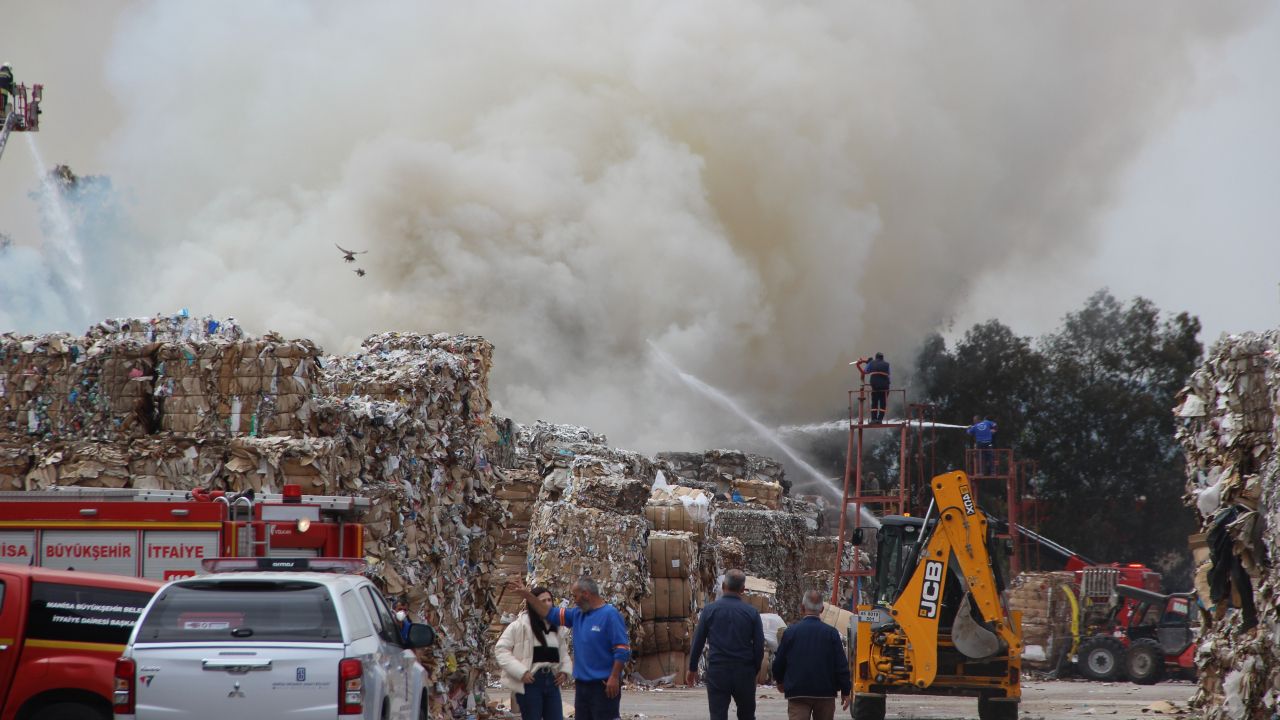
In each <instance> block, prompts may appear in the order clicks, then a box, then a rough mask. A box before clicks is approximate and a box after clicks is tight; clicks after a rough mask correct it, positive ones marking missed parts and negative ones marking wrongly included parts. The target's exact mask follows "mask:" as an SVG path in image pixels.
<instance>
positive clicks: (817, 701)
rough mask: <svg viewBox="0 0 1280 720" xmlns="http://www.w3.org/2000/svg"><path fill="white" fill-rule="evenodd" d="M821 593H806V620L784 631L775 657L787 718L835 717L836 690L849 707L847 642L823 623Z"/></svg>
mask: <svg viewBox="0 0 1280 720" xmlns="http://www.w3.org/2000/svg"><path fill="white" fill-rule="evenodd" d="M820 615H822V594H821V593H819V592H818V591H817V590H810V591H808V592H806V593H805V594H804V619H803V620H801V621H800V622H798V623H796V624H794V625H792V626H791V627H788V628H787V629H786V630H785V631H784V632H783V633H782V642H781V643H779V644H778V654H777V655H775V656H774V658H773V679H774V681H775V682H777V683H778V687H780V688H782V692H783V693H784V694H785V695H786V696H787V720H811V719H812V720H832V719H833V718H834V717H835V714H836V693H839V694H840V707H842V708H844V709H846V710H847V709H848V708H849V696H850V693H851V692H852V691H853V678H852V676H851V675H850V674H849V659H848V657H846V656H845V652H844V643H843V642H841V641H840V633H839V631H837V630H836V629H835V628H833V627H831V626H830V625H828V624H826V623H824V622H822V620H820V619H819V616H820Z"/></svg>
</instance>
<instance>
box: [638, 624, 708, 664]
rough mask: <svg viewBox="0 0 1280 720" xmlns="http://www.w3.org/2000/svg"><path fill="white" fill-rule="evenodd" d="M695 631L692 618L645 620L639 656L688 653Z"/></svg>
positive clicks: (642, 625)
mask: <svg viewBox="0 0 1280 720" xmlns="http://www.w3.org/2000/svg"><path fill="white" fill-rule="evenodd" d="M693 629H694V621H693V619H692V618H682V619H676V620H645V621H644V622H643V623H641V632H640V637H641V638H642V640H641V642H640V644H639V647H638V653H637V654H638V655H639V656H644V655H653V654H655V653H669V652H688V651H689V646H690V644H691V641H692V639H693ZM641 674H642V675H643V673H641ZM650 679H652V678H650Z"/></svg>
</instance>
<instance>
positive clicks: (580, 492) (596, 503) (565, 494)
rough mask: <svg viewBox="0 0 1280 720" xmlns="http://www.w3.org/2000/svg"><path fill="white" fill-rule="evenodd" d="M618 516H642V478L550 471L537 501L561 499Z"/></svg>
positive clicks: (645, 492)
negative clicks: (576, 474)
mask: <svg viewBox="0 0 1280 720" xmlns="http://www.w3.org/2000/svg"><path fill="white" fill-rule="evenodd" d="M561 500H563V501H564V502H569V503H573V504H574V505H576V506H578V507H588V508H596V509H598V510H606V511H609V512H614V513H618V514H621V515H641V514H643V512H644V504H645V503H646V502H648V500H649V486H648V484H647V483H645V482H644V481H643V480H640V479H639V478H634V477H624V476H621V475H581V476H576V477H575V476H574V475H573V474H572V472H571V471H569V470H557V471H554V472H552V473H550V474H549V475H548V476H547V477H546V478H545V479H544V480H543V484H542V490H541V491H540V493H539V495H538V501H539V502H556V501H561Z"/></svg>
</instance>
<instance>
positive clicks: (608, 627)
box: [507, 575, 631, 720]
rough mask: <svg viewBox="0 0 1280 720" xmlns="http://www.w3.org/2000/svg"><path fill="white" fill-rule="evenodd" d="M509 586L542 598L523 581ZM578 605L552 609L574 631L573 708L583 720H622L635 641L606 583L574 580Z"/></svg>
mask: <svg viewBox="0 0 1280 720" xmlns="http://www.w3.org/2000/svg"><path fill="white" fill-rule="evenodd" d="M507 587H508V588H509V589H511V590H513V591H515V592H517V593H520V595H521V596H522V597H524V599H525V601H526V602H532V601H534V600H536V599H537V598H535V597H534V595H533V593H531V592H530V591H529V589H528V588H527V587H525V584H524V582H523V581H521V580H512V581H511V582H510V583H508V585H507ZM572 592H573V602H574V607H570V608H556V607H553V608H550V609H549V610H548V611H547V615H546V619H547V623H548V624H550V626H551V627H552V628H556V629H557V630H558V629H559V628H568V629H570V630H573V631H574V632H573V660H574V662H573V680H574V693H573V711H574V716H575V718H576V719H577V720H618V719H619V717H620V716H621V713H622V709H621V706H622V667H623V665H625V664H626V663H627V661H628V660H630V659H631V639H630V637H629V636H628V635H627V625H626V623H625V622H623V621H622V614H621V613H619V612H618V609H617V608H615V607H614V606H612V605H610V604H609V603H606V602H605V601H604V598H602V597H600V586H599V585H597V584H596V581H595V580H594V579H592V578H591V577H590V576H587V575H583V576H582V577H580V578H578V580H577V581H576V582H575V583H574V584H573V589H572Z"/></svg>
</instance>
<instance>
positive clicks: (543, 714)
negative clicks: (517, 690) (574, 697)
mask: <svg viewBox="0 0 1280 720" xmlns="http://www.w3.org/2000/svg"><path fill="white" fill-rule="evenodd" d="M516 703H517V704H518V705H519V706H520V718H521V720H564V706H563V705H561V704H560V688H559V687H558V686H557V685H556V674H555V673H554V672H538V673H534V675H533V682H532V683H529V684H527V685H525V686H524V692H523V693H521V694H519V695H516Z"/></svg>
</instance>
